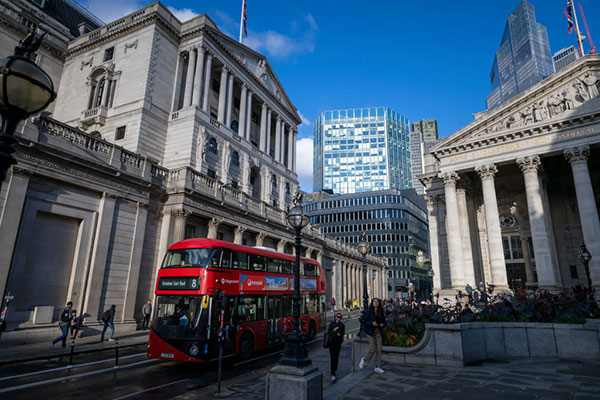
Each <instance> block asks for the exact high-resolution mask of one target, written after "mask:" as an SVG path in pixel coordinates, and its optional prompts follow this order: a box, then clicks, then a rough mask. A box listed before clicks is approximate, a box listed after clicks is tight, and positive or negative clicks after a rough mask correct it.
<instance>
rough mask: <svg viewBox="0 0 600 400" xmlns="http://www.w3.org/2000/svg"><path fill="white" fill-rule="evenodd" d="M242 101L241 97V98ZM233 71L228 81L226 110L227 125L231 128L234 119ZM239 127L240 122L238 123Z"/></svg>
mask: <svg viewBox="0 0 600 400" xmlns="http://www.w3.org/2000/svg"><path fill="white" fill-rule="evenodd" d="M240 101H241V99H240ZM232 114H233V72H232V73H230V74H229V81H228V82H227V109H226V110H225V115H226V116H225V125H227V127H228V128H231V120H232V119H233V116H232ZM238 129H239V124H238Z"/></svg>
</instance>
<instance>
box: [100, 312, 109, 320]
mask: <svg viewBox="0 0 600 400" xmlns="http://www.w3.org/2000/svg"><path fill="white" fill-rule="evenodd" d="M108 321H110V310H106V311H104V314H102V322H108Z"/></svg>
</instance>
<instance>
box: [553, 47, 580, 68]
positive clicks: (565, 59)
mask: <svg viewBox="0 0 600 400" xmlns="http://www.w3.org/2000/svg"><path fill="white" fill-rule="evenodd" d="M578 58H579V56H578V54H577V49H576V48H575V46H569V47H566V48H564V49H560V50H559V51H557V52H556V53H554V55H553V56H552V63H553V64H554V71H556V72H558V71H560V70H561V69H563V68H564V67H566V66H567V65H569V64H571V63H572V62H573V61H576V60H577V59H578Z"/></svg>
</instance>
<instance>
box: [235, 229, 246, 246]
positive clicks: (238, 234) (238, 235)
mask: <svg viewBox="0 0 600 400" xmlns="http://www.w3.org/2000/svg"><path fill="white" fill-rule="evenodd" d="M244 232H246V228H244V227H243V226H237V227H236V228H235V230H234V231H233V243H235V244H243V242H244Z"/></svg>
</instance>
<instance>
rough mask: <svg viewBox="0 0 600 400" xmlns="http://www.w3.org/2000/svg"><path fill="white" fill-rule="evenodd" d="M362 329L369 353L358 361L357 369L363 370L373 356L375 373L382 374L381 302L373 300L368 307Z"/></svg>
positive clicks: (383, 317) (382, 316)
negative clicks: (365, 335)
mask: <svg viewBox="0 0 600 400" xmlns="http://www.w3.org/2000/svg"><path fill="white" fill-rule="evenodd" d="M363 324H364V329H365V332H366V334H367V339H368V340H369V352H368V353H367V355H366V356H365V357H363V358H361V359H360V363H359V364H358V368H360V369H363V368H364V366H365V365H366V364H368V363H369V361H371V357H373V354H376V357H375V372H376V373H378V374H383V372H384V371H383V369H381V347H382V341H383V328H384V327H385V325H386V320H385V315H384V312H383V308H381V302H380V300H379V299H378V298H374V299H373V301H372V302H371V305H370V306H369V309H368V310H367V311H366V313H365V317H364V319H363Z"/></svg>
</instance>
